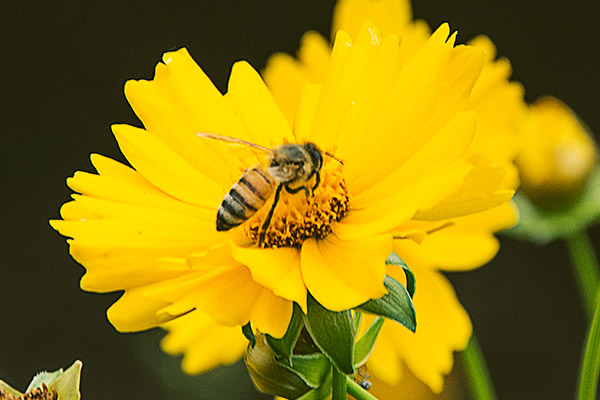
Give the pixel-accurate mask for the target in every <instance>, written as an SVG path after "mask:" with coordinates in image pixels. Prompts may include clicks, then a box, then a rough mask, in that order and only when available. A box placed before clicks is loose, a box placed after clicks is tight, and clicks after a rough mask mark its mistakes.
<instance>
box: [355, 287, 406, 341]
mask: <svg viewBox="0 0 600 400" xmlns="http://www.w3.org/2000/svg"><path fill="white" fill-rule="evenodd" d="M384 285H385V287H386V288H387V290H388V294H386V295H384V296H382V297H380V298H379V299H375V300H369V301H367V302H366V303H364V304H361V305H360V306H358V307H356V308H357V309H358V310H359V311H364V312H368V313H371V314H375V315H379V316H382V317H386V318H390V319H393V320H394V321H396V322H399V323H401V324H402V325H404V326H405V327H407V328H408V329H409V330H410V331H412V332H414V331H415V330H416V329H417V319H416V315H415V307H414V305H413V302H412V299H411V297H410V294H409V293H408V291H407V290H406V289H405V288H404V286H402V285H401V284H400V283H399V282H398V281H396V280H395V279H394V278H391V277H389V276H386V277H385V281H384Z"/></svg>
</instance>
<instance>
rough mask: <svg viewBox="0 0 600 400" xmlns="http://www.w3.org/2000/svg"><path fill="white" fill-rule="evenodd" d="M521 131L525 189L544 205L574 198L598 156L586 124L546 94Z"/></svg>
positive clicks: (534, 107)
mask: <svg viewBox="0 0 600 400" xmlns="http://www.w3.org/2000/svg"><path fill="white" fill-rule="evenodd" d="M521 132H522V136H523V144H522V149H521V152H520V154H519V156H518V158H517V163H518V166H519V170H520V172H521V179H522V190H523V193H525V194H526V195H527V197H529V198H530V199H531V200H532V201H534V202H535V203H536V204H538V205H541V206H552V205H554V206H556V205H557V204H564V203H566V202H568V201H571V200H573V199H574V198H575V197H576V196H577V195H578V194H579V193H580V192H581V190H582V189H583V187H584V185H585V182H586V178H587V176H588V175H589V174H590V172H591V171H592V170H593V168H594V166H595V165H596V161H597V158H598V154H597V149H596V146H595V145H594V142H593V140H592V139H591V137H590V135H589V133H588V132H587V129H586V127H585V126H583V125H582V123H581V122H580V121H579V119H578V118H577V116H576V115H575V114H574V113H573V112H572V111H571V110H570V109H569V108H568V107H567V106H566V105H565V104H563V103H562V102H561V101H559V100H558V99H555V98H553V97H544V98H541V99H539V100H537V101H536V102H535V103H534V104H533V105H531V106H530V108H529V113H528V117H527V120H526V122H525V123H524V124H523V128H522V131H521Z"/></svg>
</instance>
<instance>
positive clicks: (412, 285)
mask: <svg viewBox="0 0 600 400" xmlns="http://www.w3.org/2000/svg"><path fill="white" fill-rule="evenodd" d="M385 263H386V264H387V265H397V266H399V267H401V268H402V270H403V271H404V275H405V276H406V290H408V294H409V295H410V297H411V298H413V296H414V295H415V291H416V290H417V287H416V279H415V275H414V274H413V273H412V271H411V270H410V268H408V266H407V265H406V263H405V262H404V260H403V259H401V258H400V257H399V256H398V255H397V254H396V253H391V254H390V256H389V257H388V258H387V260H385Z"/></svg>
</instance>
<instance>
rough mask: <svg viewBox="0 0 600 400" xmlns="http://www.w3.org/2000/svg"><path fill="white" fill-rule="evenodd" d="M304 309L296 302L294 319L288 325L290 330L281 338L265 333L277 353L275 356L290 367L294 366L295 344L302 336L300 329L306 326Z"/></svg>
mask: <svg viewBox="0 0 600 400" xmlns="http://www.w3.org/2000/svg"><path fill="white" fill-rule="evenodd" d="M303 315H304V314H303V313H302V309H300V306H299V305H298V304H296V303H294V312H293V314H292V319H291V320H290V325H289V326H288V330H287V331H286V332H285V335H283V337H282V338H281V339H275V338H274V337H273V336H271V335H265V336H266V338H267V342H268V343H269V346H271V349H273V352H274V353H275V357H276V358H277V360H278V361H279V362H281V363H282V364H284V365H287V366H289V367H291V366H292V353H293V350H294V346H295V345H296V341H297V340H298V337H299V336H300V331H302V327H304V317H303Z"/></svg>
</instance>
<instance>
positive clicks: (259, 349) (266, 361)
mask: <svg viewBox="0 0 600 400" xmlns="http://www.w3.org/2000/svg"><path fill="white" fill-rule="evenodd" d="M255 337H256V345H255V346H254V347H252V346H248V349H247V350H246V354H245V355H244V361H245V362H246V367H247V368H248V371H249V372H250V376H251V377H252V381H253V382H254V385H255V386H256V388H257V389H258V390H260V391H262V392H265V393H271V394H274V395H277V396H281V397H284V398H286V399H296V398H298V397H300V396H302V395H303V394H305V393H306V392H308V391H309V390H310V389H311V388H310V387H309V386H308V385H306V383H304V381H303V380H302V378H300V377H299V376H298V375H297V374H296V373H294V372H293V371H291V370H290V369H288V368H286V367H284V366H283V365H282V364H280V363H279V362H277V360H276V359H275V354H274V353H273V350H272V349H271V347H269V344H268V343H267V340H266V337H265V335H263V334H262V333H258V332H257V333H255Z"/></svg>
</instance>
